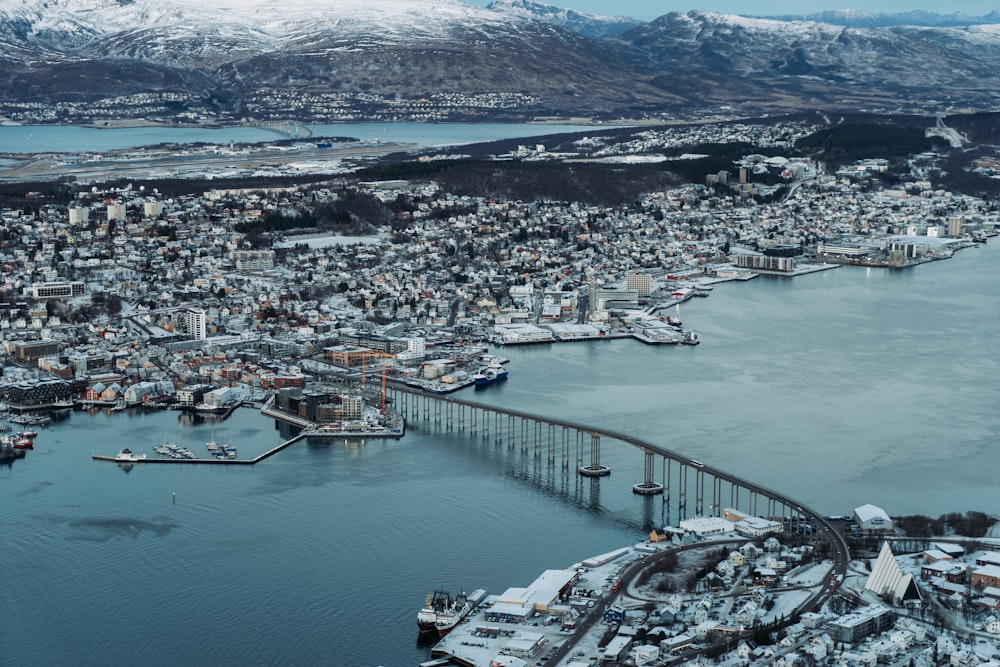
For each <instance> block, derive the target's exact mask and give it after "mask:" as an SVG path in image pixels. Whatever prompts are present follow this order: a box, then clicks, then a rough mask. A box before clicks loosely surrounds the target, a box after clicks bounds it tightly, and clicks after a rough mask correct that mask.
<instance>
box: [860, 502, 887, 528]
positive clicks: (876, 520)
mask: <svg viewBox="0 0 1000 667" xmlns="http://www.w3.org/2000/svg"><path fill="white" fill-rule="evenodd" d="M854 522H855V523H856V524H857V525H858V530H860V531H862V532H869V533H878V532H888V531H891V530H892V519H890V518H889V515H888V514H886V513H885V510H884V509H882V508H881V507H876V506H875V505H862V506H861V507H858V508H856V509H855V510H854Z"/></svg>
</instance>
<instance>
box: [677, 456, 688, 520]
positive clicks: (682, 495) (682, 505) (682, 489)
mask: <svg viewBox="0 0 1000 667" xmlns="http://www.w3.org/2000/svg"><path fill="white" fill-rule="evenodd" d="M687 471H688V466H686V465H685V464H683V463H681V464H679V465H678V466H677V520H678V521H683V520H684V519H686V518H688V516H687V487H688V482H687Z"/></svg>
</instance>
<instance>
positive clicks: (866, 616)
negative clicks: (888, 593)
mask: <svg viewBox="0 0 1000 667" xmlns="http://www.w3.org/2000/svg"><path fill="white" fill-rule="evenodd" d="M894 621H895V618H894V615H893V613H892V611H891V610H890V609H889V608H888V607H885V606H882V605H878V604H876V605H871V606H869V607H865V608H863V609H862V610H861V611H857V612H854V613H852V614H847V615H845V616H841V617H840V618H837V619H835V620H833V621H830V623H829V624H828V625H827V627H828V628H829V629H830V636H831V637H832V638H833V640H834V641H838V642H845V643H848V644H854V643H856V642H857V641H859V640H861V639H864V638H865V637H869V636H871V635H875V634H878V633H880V632H883V631H885V630H888V629H889V628H891V627H892V624H893V622H894Z"/></svg>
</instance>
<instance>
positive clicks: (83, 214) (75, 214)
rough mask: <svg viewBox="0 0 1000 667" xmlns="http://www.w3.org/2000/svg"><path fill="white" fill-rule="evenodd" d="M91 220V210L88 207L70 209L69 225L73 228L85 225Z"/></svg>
mask: <svg viewBox="0 0 1000 667" xmlns="http://www.w3.org/2000/svg"><path fill="white" fill-rule="evenodd" d="M89 219H90V208H89V207H87V206H72V207H70V209H69V224H70V226H72V227H76V226H78V225H85V224H87V221H88V220H89Z"/></svg>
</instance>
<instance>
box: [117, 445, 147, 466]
mask: <svg viewBox="0 0 1000 667" xmlns="http://www.w3.org/2000/svg"><path fill="white" fill-rule="evenodd" d="M145 460H146V455H145V454H136V453H135V452H133V451H132V450H131V449H129V448H128V447H126V448H125V449H123V450H121V451H120V452H118V456H116V457H115V461H119V462H122V463H134V462H135V461H145Z"/></svg>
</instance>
